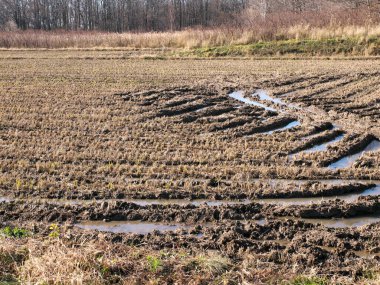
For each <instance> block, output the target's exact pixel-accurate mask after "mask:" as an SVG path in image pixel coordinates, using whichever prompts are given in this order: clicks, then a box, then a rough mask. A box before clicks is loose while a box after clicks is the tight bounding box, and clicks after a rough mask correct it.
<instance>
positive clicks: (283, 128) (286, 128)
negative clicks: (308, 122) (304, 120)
mask: <svg viewBox="0 0 380 285" xmlns="http://www.w3.org/2000/svg"><path fill="white" fill-rule="evenodd" d="M300 125H301V123H300V122H299V121H293V122H291V123H289V124H287V125H286V126H285V127H281V128H278V129H274V130H271V131H268V132H265V133H264V134H268V135H271V134H273V133H275V132H282V131H285V130H289V129H292V128H295V127H298V126H300Z"/></svg>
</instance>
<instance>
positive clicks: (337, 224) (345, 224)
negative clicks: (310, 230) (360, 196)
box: [301, 215, 380, 228]
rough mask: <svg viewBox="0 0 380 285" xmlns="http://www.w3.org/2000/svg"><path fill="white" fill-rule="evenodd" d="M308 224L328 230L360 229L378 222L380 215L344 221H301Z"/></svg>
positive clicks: (345, 219)
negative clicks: (318, 225)
mask: <svg viewBox="0 0 380 285" xmlns="http://www.w3.org/2000/svg"><path fill="white" fill-rule="evenodd" d="M301 220H303V221H305V222H308V223H313V224H321V225H323V226H326V227H328V228H349V227H362V226H367V225H370V224H373V223H377V222H380V215H377V216H368V217H355V218H344V219H301Z"/></svg>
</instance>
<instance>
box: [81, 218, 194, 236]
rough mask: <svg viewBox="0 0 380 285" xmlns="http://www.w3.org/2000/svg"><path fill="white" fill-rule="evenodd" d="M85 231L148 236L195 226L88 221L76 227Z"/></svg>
mask: <svg viewBox="0 0 380 285" xmlns="http://www.w3.org/2000/svg"><path fill="white" fill-rule="evenodd" d="M76 226H77V227H79V228H81V229H85V230H98V231H101V232H111V233H135V234H143V235H146V234H148V233H151V232H153V231H160V232H167V231H175V230H177V229H190V228H193V227H194V226H190V225H180V224H158V223H148V222H141V221H113V222H103V221H86V222H83V223H80V224H77V225H76Z"/></svg>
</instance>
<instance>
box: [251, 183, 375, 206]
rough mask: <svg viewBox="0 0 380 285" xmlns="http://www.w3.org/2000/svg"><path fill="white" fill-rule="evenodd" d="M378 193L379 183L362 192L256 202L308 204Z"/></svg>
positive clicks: (353, 198)
mask: <svg viewBox="0 0 380 285" xmlns="http://www.w3.org/2000/svg"><path fill="white" fill-rule="evenodd" d="M378 195H380V184H377V185H376V186H375V187H373V188H370V189H367V190H365V191H363V192H362V193H355V194H346V195H341V196H331V197H309V198H289V199H261V200H257V201H256V202H259V203H266V204H277V205H288V206H289V205H290V206H291V205H308V204H318V203H321V202H323V201H329V200H335V199H339V200H342V201H345V202H354V201H355V200H357V199H358V198H359V197H365V196H378Z"/></svg>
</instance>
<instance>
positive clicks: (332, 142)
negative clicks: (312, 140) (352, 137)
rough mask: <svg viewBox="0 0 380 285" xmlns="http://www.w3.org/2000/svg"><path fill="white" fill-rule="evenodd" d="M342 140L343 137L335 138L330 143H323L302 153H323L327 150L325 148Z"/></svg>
mask: <svg viewBox="0 0 380 285" xmlns="http://www.w3.org/2000/svg"><path fill="white" fill-rule="evenodd" d="M343 138H344V135H340V136H337V137H336V138H335V139H333V140H331V141H328V142H325V143H323V144H320V145H316V146H313V147H312V148H309V149H306V150H304V151H303V152H306V153H311V152H317V151H325V150H327V147H328V146H329V145H332V144H334V143H337V142H339V141H341V140H342V139H343Z"/></svg>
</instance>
